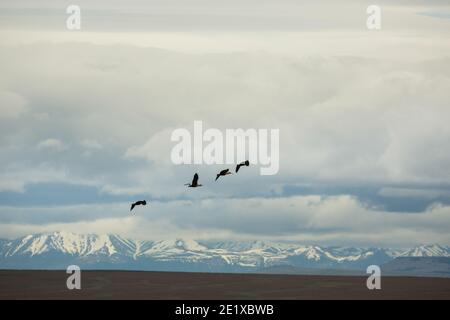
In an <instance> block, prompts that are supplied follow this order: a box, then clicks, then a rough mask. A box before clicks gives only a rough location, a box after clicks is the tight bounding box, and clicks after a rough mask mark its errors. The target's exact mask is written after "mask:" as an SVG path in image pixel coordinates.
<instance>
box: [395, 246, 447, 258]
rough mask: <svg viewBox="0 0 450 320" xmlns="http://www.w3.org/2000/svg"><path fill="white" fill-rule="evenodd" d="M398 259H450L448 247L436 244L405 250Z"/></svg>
mask: <svg viewBox="0 0 450 320" xmlns="http://www.w3.org/2000/svg"><path fill="white" fill-rule="evenodd" d="M400 257H450V247H447V246H441V245H438V244H431V245H422V246H417V247H415V248H412V249H410V250H407V251H406V252H404V253H402V254H400Z"/></svg>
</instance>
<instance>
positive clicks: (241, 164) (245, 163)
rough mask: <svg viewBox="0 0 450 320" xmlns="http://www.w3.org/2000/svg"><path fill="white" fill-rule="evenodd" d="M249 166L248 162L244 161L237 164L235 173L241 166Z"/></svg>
mask: <svg viewBox="0 0 450 320" xmlns="http://www.w3.org/2000/svg"><path fill="white" fill-rule="evenodd" d="M249 165H250V162H249V161H248V160H245V161H244V162H241V163H239V164H238V165H237V166H236V173H237V172H238V171H239V169H240V168H241V167H242V166H246V167H248V166H249Z"/></svg>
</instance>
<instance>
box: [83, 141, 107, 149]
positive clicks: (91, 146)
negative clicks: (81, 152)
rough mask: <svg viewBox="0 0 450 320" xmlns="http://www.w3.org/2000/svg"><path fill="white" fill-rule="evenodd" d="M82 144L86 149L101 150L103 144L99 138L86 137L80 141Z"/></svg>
mask: <svg viewBox="0 0 450 320" xmlns="http://www.w3.org/2000/svg"><path fill="white" fill-rule="evenodd" d="M80 145H81V146H82V147H84V148H86V149H94V150H99V149H101V148H102V145H101V144H100V143H99V142H98V141H97V140H90V139H85V140H82V141H81V142H80Z"/></svg>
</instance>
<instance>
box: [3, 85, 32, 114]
mask: <svg viewBox="0 0 450 320" xmlns="http://www.w3.org/2000/svg"><path fill="white" fill-rule="evenodd" d="M26 105H27V101H26V100H25V99H24V98H23V97H22V96H20V95H17V94H15V93H13V92H8V91H0V118H3V119H15V118H18V117H19V116H21V115H23V114H24V113H25V112H26V111H27V109H26Z"/></svg>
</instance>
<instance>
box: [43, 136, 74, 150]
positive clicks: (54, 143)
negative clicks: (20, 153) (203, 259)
mask: <svg viewBox="0 0 450 320" xmlns="http://www.w3.org/2000/svg"><path fill="white" fill-rule="evenodd" d="M37 148H38V149H39V150H52V151H64V150H66V149H67V146H66V145H65V144H64V142H62V141H61V140H59V139H53V138H50V139H45V140H42V141H40V142H39V143H38V144H37Z"/></svg>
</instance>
